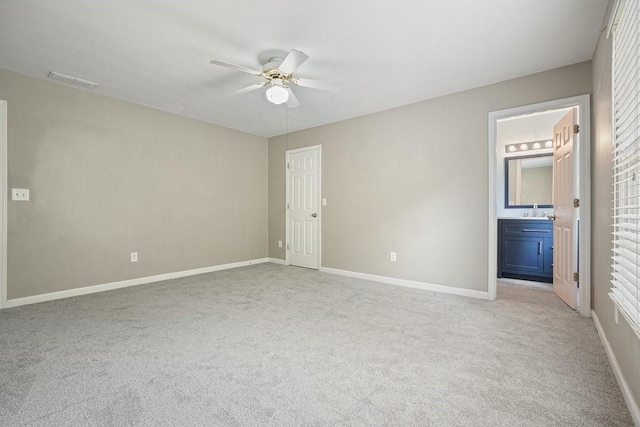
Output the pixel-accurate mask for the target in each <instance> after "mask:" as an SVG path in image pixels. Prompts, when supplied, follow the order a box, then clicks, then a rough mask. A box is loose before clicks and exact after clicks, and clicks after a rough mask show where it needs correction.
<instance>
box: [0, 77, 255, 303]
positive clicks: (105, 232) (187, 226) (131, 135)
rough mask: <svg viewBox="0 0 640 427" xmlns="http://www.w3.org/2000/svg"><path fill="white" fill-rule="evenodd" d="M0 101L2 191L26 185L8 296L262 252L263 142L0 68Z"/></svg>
mask: <svg viewBox="0 0 640 427" xmlns="http://www.w3.org/2000/svg"><path fill="white" fill-rule="evenodd" d="M0 99H3V100H6V101H8V151H9V153H8V154H9V187H18V188H29V189H30V190H31V201H30V202H12V201H9V205H8V234H7V235H8V298H9V299H14V298H20V297H27V296H32V295H37V294H42V293H48V292H54V291H61V290H67V289H72V288H77V287H83V286H89V285H96V284H101V283H109V282H114V281H120V280H125V279H132V278H137V277H144V276H150V275H156V274H161V273H167V272H176V271H182V270H188V269H193V268H198V267H206V266H213V265H219V264H225V263H230V262H236V261H243V260H249V259H255V258H263V257H265V256H266V255H267V246H266V242H267V206H268V201H267V182H266V181H267V161H268V158H267V140H266V139H265V138H260V137H257V136H253V135H249V134H246V133H242V132H238V131H235V130H230V129H226V128H222V127H218V126H213V125H210V124H207V123H204V122H199V121H196V120H191V119H186V118H182V117H178V116H176V115H172V114H168V113H164V112H161V111H158V110H154V109H151V108H146V107H142V106H139V105H134V104H130V103H126V102H123V101H119V100H115V99H112V98H107V97H103V96H99V95H96V94H94V93H88V92H84V91H81V90H77V89H73V88H69V87H67V86H63V85H59V84H54V83H51V82H47V81H43V80H38V79H33V78H30V77H26V76H22V75H19V74H15V73H11V72H8V71H3V70H0ZM133 251H137V252H138V253H139V262H138V263H131V262H130V261H129V256H130V252H133Z"/></svg>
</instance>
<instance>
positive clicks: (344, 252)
mask: <svg viewBox="0 0 640 427" xmlns="http://www.w3.org/2000/svg"><path fill="white" fill-rule="evenodd" d="M590 91H591V62H590V61H589V62H584V63H580V64H575V65H572V66H568V67H564V68H560V69H556V70H551V71H547V72H544V73H540V74H535V75H532V76H528V77H524V78H520V79H515V80H510V81H506V82H502V83H498V84H495V85H490V86H485V87H482V88H478V89H473V90H469V91H465V92H461V93H457V94H453V95H449V96H445V97H442V98H437V99H432V100H428V101H424V102H420V103H416V104H412V105H407V106H404V107H400V108H395V109H392V110H388V111H384V112H381V113H376V114H371V115H367V116H364V117H359V118H355V119H352V120H346V121H343V122H338V123H334V124H329V125H325V126H320V127H317V128H313V129H308V130H304V131H300V132H296V133H293V134H290V135H289V136H288V137H287V138H285V137H284V136H280V137H275V138H271V139H270V140H269V256H271V257H274V258H281V259H284V250H283V249H280V248H278V246H277V242H278V240H285V235H284V234H285V231H284V230H285V212H284V195H285V183H284V176H285V171H284V166H283V158H284V155H285V150H286V149H287V148H289V149H293V148H298V147H303V146H309V145H315V144H321V145H322V193H323V194H322V197H325V198H327V206H326V207H324V208H323V210H322V215H321V220H322V233H323V235H322V265H323V266H325V267H332V268H338V269H344V270H350V271H357V272H364V273H370V274H377V275H382V276H389V277H395V278H400V279H408V280H416V281H421V282H426V283H433V284H439V285H446V286H453V287H458V288H465V289H472V290H478V291H487V264H488V256H487V239H488V238H491V239H495V238H496V236H488V225H487V223H488V206H487V198H488V190H487V179H488V171H487V158H488V153H487V133H488V128H487V121H488V113H489V112H490V111H494V110H500V109H505V108H510V107H515V106H519V105H526V104H531V103H536V102H542V101H548V100H552V99H557V98H565V97H570V96H574V95H581V94H585V93H589V92H590ZM287 141H288V142H287ZM390 251H396V252H397V254H398V261H397V262H395V263H391V262H389V252H390Z"/></svg>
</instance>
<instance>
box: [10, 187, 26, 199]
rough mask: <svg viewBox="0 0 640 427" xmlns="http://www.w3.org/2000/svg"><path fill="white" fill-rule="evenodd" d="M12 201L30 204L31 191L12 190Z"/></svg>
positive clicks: (22, 189) (23, 189) (24, 189)
mask: <svg viewBox="0 0 640 427" xmlns="http://www.w3.org/2000/svg"><path fill="white" fill-rule="evenodd" d="M11 200H15V201H16V202H28V201H29V190H28V189H26V188H12V189H11Z"/></svg>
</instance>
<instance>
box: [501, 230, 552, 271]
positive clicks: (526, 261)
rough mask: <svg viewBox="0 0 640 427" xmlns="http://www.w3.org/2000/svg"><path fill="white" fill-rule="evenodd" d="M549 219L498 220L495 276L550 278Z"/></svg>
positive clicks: (550, 247)
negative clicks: (496, 272)
mask: <svg viewBox="0 0 640 427" xmlns="http://www.w3.org/2000/svg"><path fill="white" fill-rule="evenodd" d="M552 263H553V221H551V220H545V219H524V220H523V219H500V220H498V277H509V278H512V279H523V280H534V281H538V282H552V281H553V264H552Z"/></svg>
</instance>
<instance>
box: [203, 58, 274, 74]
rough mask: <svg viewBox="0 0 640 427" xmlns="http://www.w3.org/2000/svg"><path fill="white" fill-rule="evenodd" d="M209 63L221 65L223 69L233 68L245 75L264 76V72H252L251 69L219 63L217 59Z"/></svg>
mask: <svg viewBox="0 0 640 427" xmlns="http://www.w3.org/2000/svg"><path fill="white" fill-rule="evenodd" d="M209 62H211V63H212V64H213V65H219V66H221V67H225V68H231V69H232V70H236V71H242V72H243V73H249V74H253V75H254V76H261V75H262V71H258V70H252V69H251V68H246V67H243V66H241V65H235V64H230V63H228V62H224V61H219V60H217V59H213V60H211V61H209Z"/></svg>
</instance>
